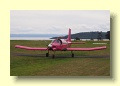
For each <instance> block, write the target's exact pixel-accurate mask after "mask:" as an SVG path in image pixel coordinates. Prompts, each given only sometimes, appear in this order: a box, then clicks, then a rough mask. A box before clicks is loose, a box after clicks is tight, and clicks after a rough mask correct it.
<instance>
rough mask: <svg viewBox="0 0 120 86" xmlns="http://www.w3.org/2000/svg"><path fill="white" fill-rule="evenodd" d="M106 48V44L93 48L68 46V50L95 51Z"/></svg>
mask: <svg viewBox="0 0 120 86" xmlns="http://www.w3.org/2000/svg"><path fill="white" fill-rule="evenodd" d="M102 49H106V46H101V47H93V48H67V50H68V51H94V50H102Z"/></svg>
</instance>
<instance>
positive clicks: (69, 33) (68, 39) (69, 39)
mask: <svg viewBox="0 0 120 86" xmlns="http://www.w3.org/2000/svg"><path fill="white" fill-rule="evenodd" d="M67 41H69V42H71V29H70V28H69V32H68V38H67Z"/></svg>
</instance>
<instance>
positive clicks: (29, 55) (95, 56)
mask: <svg viewBox="0 0 120 86" xmlns="http://www.w3.org/2000/svg"><path fill="white" fill-rule="evenodd" d="M12 55H14V56H28V57H39V58H41V57H46V55H45V54H24V53H12ZM49 57H52V55H51V54H50V55H49ZM49 57H48V58H49ZM55 58H73V57H71V56H70V55H64V56H63V55H55ZM74 58H110V55H101V56H97V55H93V56H77V55H75V56H74Z"/></svg>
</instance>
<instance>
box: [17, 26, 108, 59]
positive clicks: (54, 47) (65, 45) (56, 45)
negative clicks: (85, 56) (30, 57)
mask: <svg viewBox="0 0 120 86" xmlns="http://www.w3.org/2000/svg"><path fill="white" fill-rule="evenodd" d="M84 43H85V42H71V29H70V28H69V32H68V37H67V39H61V38H59V37H58V38H56V39H55V40H53V41H52V42H51V43H50V44H48V46H47V47H46V48H45V47H28V46H21V45H15V48H20V49H25V50H41V51H48V52H47V53H46V57H49V51H53V52H54V53H53V55H52V58H55V51H71V56H72V57H74V53H73V51H94V50H103V49H106V46H101V47H92V48H71V47H70V46H71V44H84Z"/></svg>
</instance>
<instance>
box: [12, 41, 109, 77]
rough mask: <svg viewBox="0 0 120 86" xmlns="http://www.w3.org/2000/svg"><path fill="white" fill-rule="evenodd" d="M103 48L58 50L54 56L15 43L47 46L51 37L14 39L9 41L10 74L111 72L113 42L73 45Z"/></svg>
mask: <svg viewBox="0 0 120 86" xmlns="http://www.w3.org/2000/svg"><path fill="white" fill-rule="evenodd" d="M100 42H101V43H107V44H106V45H105V46H107V49H105V50H100V51H75V52H74V54H75V57H74V58H72V57H71V52H70V51H65V52H64V51H58V52H56V55H55V59H52V56H51V55H52V53H53V52H52V51H51V52H50V57H45V54H46V53H47V51H30V50H22V49H17V48H15V47H14V46H15V45H16V44H19V45H25V46H31V47H47V46H46V45H47V44H49V43H50V41H46V42H45V41H33V40H11V41H10V75H11V76H110V42H109V41H86V43H85V44H74V45H72V46H71V47H96V46H104V44H93V43H100Z"/></svg>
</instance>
